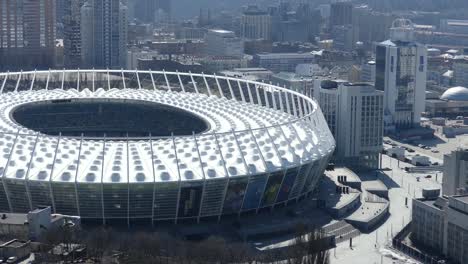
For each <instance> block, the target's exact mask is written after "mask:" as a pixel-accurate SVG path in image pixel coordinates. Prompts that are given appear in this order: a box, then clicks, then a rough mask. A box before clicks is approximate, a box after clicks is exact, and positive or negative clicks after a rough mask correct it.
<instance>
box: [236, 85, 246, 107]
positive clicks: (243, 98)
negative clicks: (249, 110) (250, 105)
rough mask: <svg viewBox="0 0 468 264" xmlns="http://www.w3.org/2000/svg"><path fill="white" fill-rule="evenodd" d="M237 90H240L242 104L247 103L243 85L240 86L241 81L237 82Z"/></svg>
mask: <svg viewBox="0 0 468 264" xmlns="http://www.w3.org/2000/svg"><path fill="white" fill-rule="evenodd" d="M237 88H238V89H239V93H240V95H241V98H242V102H243V103H245V96H244V91H243V90H242V85H241V84H240V81H239V80H237Z"/></svg>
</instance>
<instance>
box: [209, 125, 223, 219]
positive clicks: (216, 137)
mask: <svg viewBox="0 0 468 264" xmlns="http://www.w3.org/2000/svg"><path fill="white" fill-rule="evenodd" d="M213 136H214V138H215V143H216V147H217V148H218V150H219V155H220V157H221V161H222V162H223V168H224V173H225V177H227V181H226V186H227V185H229V172H228V169H227V168H226V160H225V159H224V155H223V152H222V150H221V145H220V144H219V140H218V136H217V135H216V133H213ZM226 188H227V187H226ZM203 189H204V188H203ZM224 199H225V197H224V196H223V201H222V202H221V213H222V210H223V209H222V208H223V205H224ZM220 219H221V214H220V215H218V221H219V220H220Z"/></svg>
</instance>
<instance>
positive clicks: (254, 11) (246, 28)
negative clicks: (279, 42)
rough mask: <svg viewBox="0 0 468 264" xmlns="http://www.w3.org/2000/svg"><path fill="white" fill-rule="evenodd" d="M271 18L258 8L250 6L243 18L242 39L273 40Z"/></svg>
mask: <svg viewBox="0 0 468 264" xmlns="http://www.w3.org/2000/svg"><path fill="white" fill-rule="evenodd" d="M271 25H272V20H271V16H270V15H269V14H268V13H267V12H265V11H261V10H260V9H259V8H258V7H257V6H249V7H247V9H246V10H245V11H244V12H243V14H242V17H241V37H242V38H244V39H265V40H270V39H271V32H272V27H271Z"/></svg>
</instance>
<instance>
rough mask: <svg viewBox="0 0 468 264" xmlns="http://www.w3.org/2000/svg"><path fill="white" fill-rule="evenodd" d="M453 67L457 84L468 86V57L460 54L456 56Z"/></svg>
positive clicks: (454, 79)
mask: <svg viewBox="0 0 468 264" xmlns="http://www.w3.org/2000/svg"><path fill="white" fill-rule="evenodd" d="M452 68H453V81H454V83H455V85H456V86H463V87H468V57H465V56H460V57H457V58H455V59H454V62H453V67H452Z"/></svg>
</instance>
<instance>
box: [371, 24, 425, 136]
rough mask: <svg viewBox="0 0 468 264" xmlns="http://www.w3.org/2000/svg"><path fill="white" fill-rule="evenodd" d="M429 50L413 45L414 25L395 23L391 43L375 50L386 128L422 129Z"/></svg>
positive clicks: (417, 44)
mask: <svg viewBox="0 0 468 264" xmlns="http://www.w3.org/2000/svg"><path fill="white" fill-rule="evenodd" d="M426 71H427V49H426V47H425V46H423V45H421V44H419V43H416V42H414V27H413V24H412V23H411V21H409V20H404V19H398V20H395V21H394V22H393V26H392V28H391V30H390V39H389V40H387V41H384V42H382V43H380V44H379V45H378V46H377V50H376V77H375V87H376V88H377V89H378V90H381V91H384V111H385V126H386V127H385V128H386V130H387V131H392V130H395V129H399V128H411V127H414V126H417V125H419V122H420V120H421V113H422V112H423V111H424V107H425V105H424V104H425V99H426V94H425V92H426Z"/></svg>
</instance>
